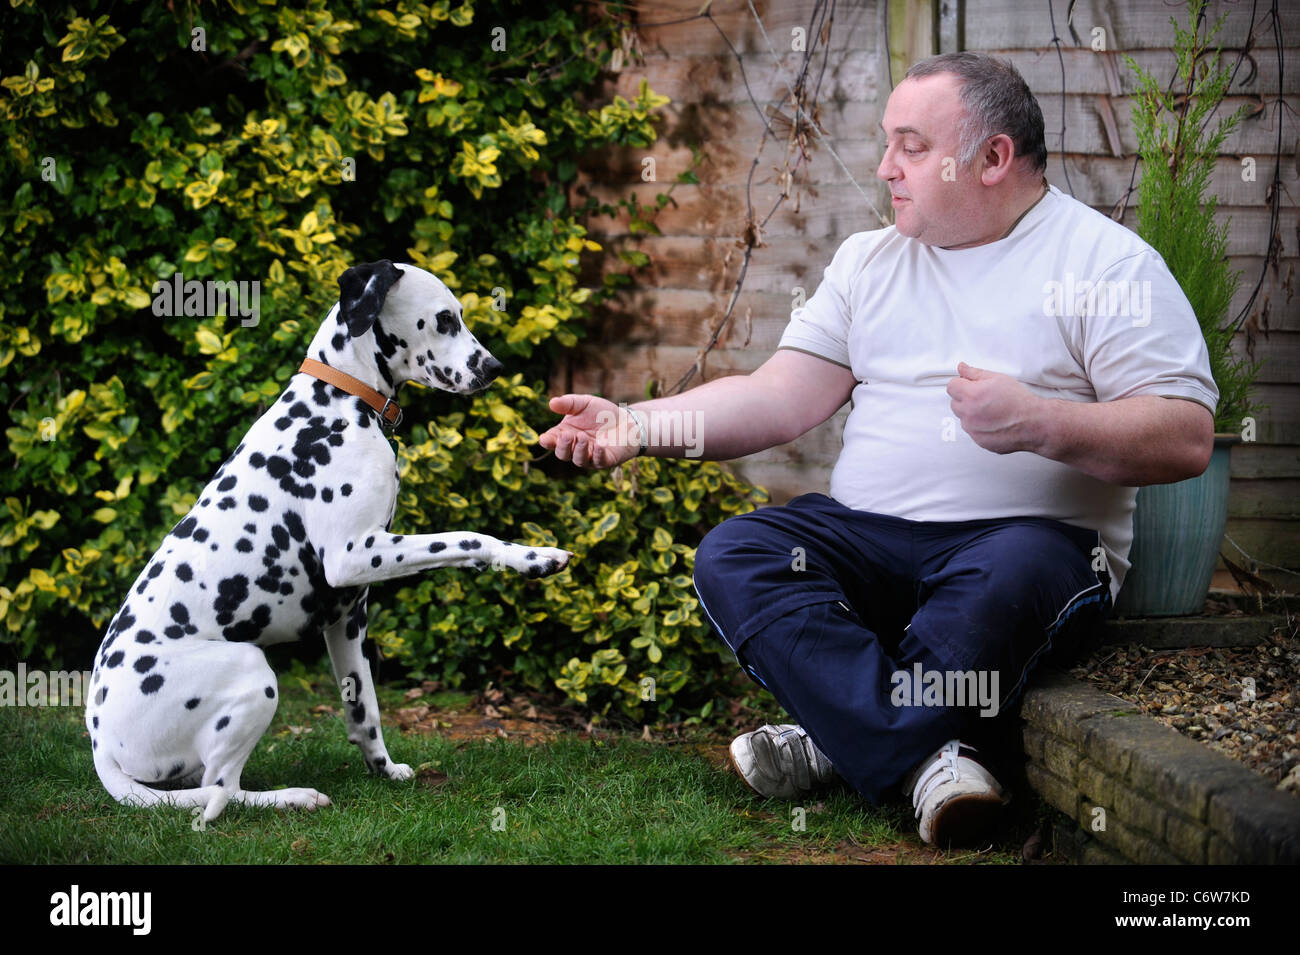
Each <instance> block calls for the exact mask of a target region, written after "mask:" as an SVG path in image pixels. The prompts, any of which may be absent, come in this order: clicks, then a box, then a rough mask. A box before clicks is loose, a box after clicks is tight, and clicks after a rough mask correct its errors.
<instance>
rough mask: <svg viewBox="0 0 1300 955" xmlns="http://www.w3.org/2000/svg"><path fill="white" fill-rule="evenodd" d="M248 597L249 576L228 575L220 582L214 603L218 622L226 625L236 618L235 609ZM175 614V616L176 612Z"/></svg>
mask: <svg viewBox="0 0 1300 955" xmlns="http://www.w3.org/2000/svg"><path fill="white" fill-rule="evenodd" d="M247 599H248V578H247V577H245V576H244V575H243V574H235V575H234V576H233V577H227V578H225V579H224V580H222V581H221V582H220V583H218V584H217V599H216V600H215V601H213V604H212V609H213V610H215V611H216V614H217V623H219V624H221V625H222V626H223V627H224V626H226V625H227V624H229V623H230V622H231V621H232V620H234V619H235V611H236V610H238V609H239V607H240V605H241V604H242V603H243V602H244V601H245V600H247ZM177 606H179V604H178V605H177ZM173 609H174V608H173ZM173 616H175V613H174V612H173Z"/></svg>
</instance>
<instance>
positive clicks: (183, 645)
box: [86, 260, 572, 821]
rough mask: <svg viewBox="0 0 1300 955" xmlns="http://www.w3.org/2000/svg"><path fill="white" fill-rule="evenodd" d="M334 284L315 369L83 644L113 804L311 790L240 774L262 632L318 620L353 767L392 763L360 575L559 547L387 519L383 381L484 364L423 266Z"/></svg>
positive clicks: (274, 799) (484, 373) (272, 798)
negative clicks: (415, 530)
mask: <svg viewBox="0 0 1300 955" xmlns="http://www.w3.org/2000/svg"><path fill="white" fill-rule="evenodd" d="M339 289H340V297H339V301H338V304H336V305H335V306H334V307H333V308H331V310H330V312H329V314H328V315H327V316H326V318H325V321H324V323H323V324H322V326H321V328H320V329H319V331H318V332H317V333H316V336H315V338H314V339H313V340H312V343H311V348H310V351H309V353H308V354H309V355H310V356H312V357H311V359H309V360H308V361H306V362H304V368H306V367H309V366H311V367H313V368H314V369H315V370H316V373H308V372H306V371H302V372H299V373H298V374H296V375H294V376H293V378H292V379H290V381H289V385H288V388H286V390H285V391H284V393H283V394H282V395H281V396H280V397H279V399H278V400H277V401H276V402H275V403H274V404H273V405H272V406H271V408H270V409H269V410H268V411H267V412H266V413H265V414H264V415H262V417H261V418H259V419H258V420H257V422H256V423H254V424H253V426H252V427H251V428H250V429H249V431H248V433H247V434H246V435H245V436H244V439H243V440H242V441H241V442H240V443H239V446H238V447H237V448H235V451H234V453H233V454H232V455H231V456H230V458H229V459H228V460H227V461H226V462H225V464H223V465H222V466H221V468H220V469H219V470H218V471H217V473H216V475H215V476H213V478H212V480H211V481H210V482H209V483H208V485H207V487H205V488H204V489H203V493H202V494H201V495H200V496H199V499H198V501H197V503H196V504H195V505H194V507H193V509H191V510H190V512H189V514H187V515H186V516H185V518H184V519H183V520H181V521H180V522H179V523H178V524H177V525H176V526H175V527H174V528H172V531H171V533H170V534H168V535H167V537H166V539H164V540H163V542H162V546H161V547H160V548H159V550H158V551H157V553H155V554H154V555H153V558H152V559H151V560H150V561H149V563H148V564H147V565H146V567H145V568H144V570H143V571H142V572H141V574H140V576H139V577H138V578H137V580H136V582H135V583H134V585H133V586H132V588H131V590H130V592H129V593H128V595H127V598H126V601H125V602H124V603H123V604H122V608H121V609H120V610H119V611H118V612H117V615H116V616H115V617H114V618H113V620H112V622H111V623H110V624H109V627H108V631H107V633H106V634H105V636H104V640H103V642H102V643H101V644H100V648H99V653H98V657H97V659H96V662H95V667H94V672H93V675H92V677H91V684H90V692H89V694H88V695H89V697H90V702H89V703H88V704H87V706H86V726H87V729H88V730H89V732H90V738H91V746H92V749H93V752H94V759H95V769H96V771H97V772H98V773H99V778H100V780H101V781H102V782H103V784H104V787H105V788H106V789H107V790H108V792H109V794H110V795H112V796H113V798H114V799H116V800H118V801H119V802H121V803H124V804H133V805H145V806H148V805H156V804H159V803H163V804H171V805H174V806H177V807H182V808H191V809H193V808H194V807H200V808H201V809H202V813H203V818H204V820H205V821H208V820H212V819H215V818H216V817H217V816H219V815H220V814H221V812H222V810H223V809H224V808H225V806H226V804H227V803H228V802H231V801H233V802H238V803H243V804H245V805H252V806H275V807H279V808H304V809H314V808H315V807H317V806H326V805H329V799H328V797H326V796H325V795H323V794H321V793H319V792H317V791H316V790H314V789H279V790H271V791H267V792H250V791H247V790H245V789H243V788H241V786H240V774H241V773H242V772H243V768H244V764H245V763H246V762H247V760H248V757H249V755H250V754H251V753H252V752H253V748H254V747H255V746H256V745H257V741H258V740H259V739H260V738H261V736H262V734H263V733H264V732H265V731H266V728H267V727H268V726H269V725H270V722H271V718H272V717H273V716H274V715H275V709H276V705H277V690H276V686H277V684H276V677H275V673H274V671H272V669H271V668H270V666H269V665H268V664H267V661H266V657H265V655H264V654H263V652H262V650H261V647H263V646H267V645H270V644H275V643H281V642H284V641H288V640H298V639H302V638H304V637H314V636H315V635H316V634H318V633H323V634H324V636H325V644H326V646H327V647H328V649H329V655H330V662H331V664H332V667H333V670H334V676H335V679H336V680H337V681H338V683H339V687H340V690H341V692H342V695H343V702H344V711H345V713H344V719H345V721H346V723H347V727H348V739H349V740H350V741H351V742H353V743H355V744H356V745H357V746H358V747H359V748H360V749H361V754H362V756H363V757H364V760H365V764H366V766H367V768H368V769H369V770H370V771H371V772H374V773H377V774H378V775H381V776H385V777H387V778H389V779H393V780H403V779H408V778H410V777H411V775H412V771H411V767H410V766H408V765H406V764H404V763H396V762H394V761H393V760H392V759H391V758H390V757H389V755H388V750H387V749H386V748H385V746H384V739H383V734H382V732H381V730H380V725H379V706H378V704H377V702H376V698H375V688H374V686H372V685H371V680H370V678H369V673H370V671H369V668H368V667H367V666H366V663H365V660H364V657H363V656H362V652H361V643H362V640H363V639H364V637H365V633H366V594H367V590H368V587H369V585H370V584H371V583H374V582H377V581H383V580H389V579H392V578H394V577H405V576H409V575H412V574H418V573H420V572H422V571H425V570H432V569H435V568H439V567H471V568H475V569H482V568H484V567H487V566H492V567H499V568H506V569H509V570H513V571H517V572H519V573H521V574H524V575H526V576H529V577H539V576H544V575H547V574H553V573H555V572H556V571H558V570H560V569H562V568H563V567H564V566H565V565H566V564H567V563H568V561H569V559H570V557H571V556H572V555H571V554H570V553H569V552H567V551H564V550H559V549H557V548H546V547H527V546H522V545H518V544H511V543H506V542H504V541H499V540H496V539H495V538H492V537H488V536H485V535H483V534H475V533H456V532H453V533H436V534H417V535H402V534H391V533H389V531H388V528H389V525H390V523H391V522H392V519H393V514H394V512H395V509H396V503H397V490H398V479H397V471H396V460H395V457H394V455H393V451H392V448H391V447H390V445H389V443H388V441H387V439H386V438H385V435H384V430H383V428H384V427H386V426H387V425H389V424H392V423H395V421H396V420H400V410H398V409H397V407H396V404H395V403H394V401H393V396H394V395H395V394H396V392H397V389H398V388H399V387H400V386H401V384H402V383H403V382H406V381H415V382H419V383H422V384H426V385H431V386H433V387H435V388H441V389H443V390H445V391H449V392H453V393H456V394H464V395H468V394H472V393H473V392H476V391H479V390H481V389H483V388H486V387H487V386H488V384H489V383H490V382H491V381H492V379H493V378H495V377H496V375H497V374H498V372H499V371H500V370H501V364H500V363H499V362H498V361H497V360H496V359H495V358H493V357H492V356H491V355H490V354H488V352H487V350H486V349H485V348H483V347H482V346H481V345H480V344H479V343H478V341H476V340H475V338H474V336H473V335H472V334H470V332H469V331H468V329H466V327H465V325H464V323H463V322H462V321H461V308H460V303H459V302H458V301H457V300H456V298H455V297H454V296H453V295H452V293H451V291H450V290H449V289H448V288H447V287H446V286H445V285H443V284H442V282H440V281H439V280H438V279H436V278H434V277H433V276H432V275H430V274H429V273H428V272H425V271H424V270H422V269H419V268H416V267H414V266H411V265H405V264H398V265H395V264H394V263H392V262H389V261H387V260H384V261H380V262H373V263H370V264H367V265H358V266H356V267H354V268H351V269H348V270H347V271H346V272H344V273H343V275H342V276H341V277H340V278H339ZM318 375H320V376H322V377H325V378H333V379H335V380H337V381H339V382H341V385H335V384H331V383H328V382H327V381H326V380H322V377H318ZM345 389H347V390H345ZM357 395H361V397H358V396H357ZM196 814H197V812H196Z"/></svg>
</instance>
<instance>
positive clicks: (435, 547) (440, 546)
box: [429, 541, 447, 554]
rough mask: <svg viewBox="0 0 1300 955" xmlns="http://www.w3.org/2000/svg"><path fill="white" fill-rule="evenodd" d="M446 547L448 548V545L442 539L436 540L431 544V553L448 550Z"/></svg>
mask: <svg viewBox="0 0 1300 955" xmlns="http://www.w3.org/2000/svg"><path fill="white" fill-rule="evenodd" d="M446 549H447V545H446V544H444V543H443V542H442V541H434V542H433V543H432V544H430V545H429V553H430V554H436V553H438V551H440V550H446Z"/></svg>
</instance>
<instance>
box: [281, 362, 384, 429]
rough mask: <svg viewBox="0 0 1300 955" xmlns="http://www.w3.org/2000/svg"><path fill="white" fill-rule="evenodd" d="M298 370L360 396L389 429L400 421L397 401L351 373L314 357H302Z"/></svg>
mask: <svg viewBox="0 0 1300 955" xmlns="http://www.w3.org/2000/svg"><path fill="white" fill-rule="evenodd" d="M298 370H299V371H300V372H302V373H303V374H307V375H311V376H312V377H313V378H319V379H320V380H321V381H323V382H325V383H326V384H327V385H333V386H334V387H335V388H337V389H339V391H346V392H347V393H348V394H350V395H353V396H354V397H357V398H360V399H361V400H362V401H364V402H365V403H366V404H368V405H369V406H370V407H371V408H373V409H374V410H375V411H376V412H377V413H378V415H379V420H380V421H382V422H383V423H384V426H385V427H387V428H388V429H389V430H392V429H393V428H396V427H397V426H398V425H399V424H401V423H402V409H401V408H399V407H398V406H397V402H396V401H394V400H393V399H392V398H385V397H384V396H383V395H381V394H380V393H379V392H377V391H375V389H373V388H371V387H370V386H369V385H367V384H366V383H365V382H362V381H358V380H357V379H355V378H353V377H352V376H351V375H349V374H345V373H344V372H341V371H339V370H338V369H337V368H331V367H330V366H329V365H327V364H325V363H324V362H319V361H317V360H316V359H314V358H304V359H303V360H302V366H301V367H300V368H299V369H298Z"/></svg>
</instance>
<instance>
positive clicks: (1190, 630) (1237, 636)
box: [1101, 614, 1286, 650]
mask: <svg viewBox="0 0 1300 955" xmlns="http://www.w3.org/2000/svg"><path fill="white" fill-rule="evenodd" d="M1285 626H1286V617H1284V616H1282V615H1281V614H1264V615H1258V616H1249V617H1152V618H1146V617H1133V618H1130V619H1127V620H1125V619H1117V620H1107V621H1106V622H1105V623H1104V624H1102V628H1101V642H1102V643H1104V644H1127V643H1140V644H1142V645H1143V646H1145V647H1148V648H1150V649H1152V650H1172V649H1183V648H1186V647H1257V646H1259V645H1260V644H1262V643H1268V638H1269V635H1270V634H1271V633H1272V632H1273V631H1274V630H1277V629H1279V628H1284V627H1285Z"/></svg>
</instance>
